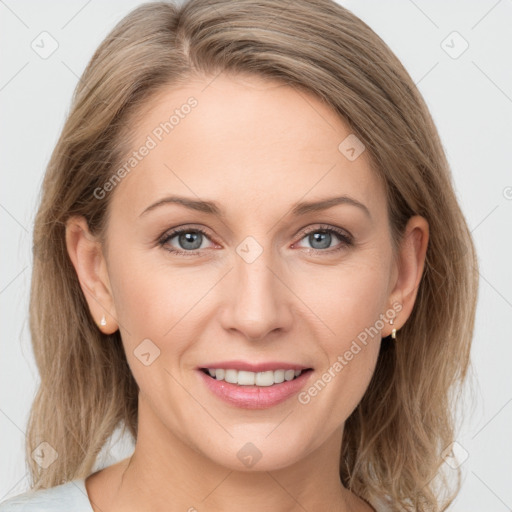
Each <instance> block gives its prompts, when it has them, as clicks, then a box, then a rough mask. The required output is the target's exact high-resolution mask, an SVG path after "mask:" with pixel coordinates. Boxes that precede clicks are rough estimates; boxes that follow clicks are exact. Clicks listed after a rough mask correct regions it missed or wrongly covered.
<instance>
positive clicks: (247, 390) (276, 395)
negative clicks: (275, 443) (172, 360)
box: [198, 370, 313, 409]
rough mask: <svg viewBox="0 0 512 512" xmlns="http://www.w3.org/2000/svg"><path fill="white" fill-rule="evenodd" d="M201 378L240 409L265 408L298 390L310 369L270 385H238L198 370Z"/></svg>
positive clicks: (215, 391)
mask: <svg viewBox="0 0 512 512" xmlns="http://www.w3.org/2000/svg"><path fill="white" fill-rule="evenodd" d="M198 371H199V373H200V375H201V378H202V379H203V381H204V383H205V384H206V386H207V387H208V389H209V390H210V391H212V392H213V393H214V394H215V395H217V396H218V397H219V398H221V399H222V400H224V401H225V402H227V403H229V404H231V405H234V406H235V407H240V408H242V409H266V408H268V407H272V406H274V405H277V404H280V403H281V402H284V401H285V400H287V399H288V398H290V397H291V396H293V395H295V394H296V393H298V392H299V391H300V389H301V388H302V387H304V385H305V384H306V382H307V380H308V379H309V377H310V375H311V374H312V373H313V371H312V370H308V371H305V372H302V373H301V374H300V375H299V376H298V377H297V378H296V379H293V380H287V381H284V382H282V383H281V384H273V385H272V386H239V385H238V384H231V383H230V382H226V381H225V380H217V379H215V378H213V377H210V376H209V375H206V373H204V372H203V371H202V370H198Z"/></svg>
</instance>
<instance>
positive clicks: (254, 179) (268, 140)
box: [112, 75, 384, 215]
mask: <svg viewBox="0 0 512 512" xmlns="http://www.w3.org/2000/svg"><path fill="white" fill-rule="evenodd" d="M132 124H133V127H132V126H130V129H132V130H133V135H134V137H133V140H134V144H133V147H132V151H133V152H134V153H130V154H128V155H126V158H125V160H124V161H123V162H122V163H121V165H123V164H126V163H127V162H128V160H129V159H131V160H132V162H131V164H134V165H133V166H131V165H128V166H126V165H125V168H126V170H127V171H128V172H126V173H124V174H125V176H126V177H124V178H123V179H122V181H121V182H120V184H119V185H118V186H117V187H116V190H115V194H114V197H113V198H112V201H113V202H115V203H116V204H119V205H121V206H123V205H124V206H125V207H127V206H130V210H132V211H137V212H139V213H140V212H141V211H142V210H143V209H144V208H145V207H147V205H148V204H147V203H148V201H154V200H158V199H160V198H163V197H164V196H165V195H170V194H176V195H186V196H189V197H192V198H195V199H197V198H214V199H215V200H216V201H218V202H219V203H220V204H223V205H225V206H226V208H225V209H226V212H227V214H232V215H244V212H245V211H251V212H254V210H255V209H256V208H257V209H258V210H259V211H261V212H266V211H267V210H268V211H269V213H270V210H274V211H275V212H278V211H281V212H282V209H283V208H286V207H287V206H289V205H290V204H293V203H296V202H298V201H301V200H303V201H308V200H314V199H317V198H324V197H326V196H333V195H342V194H347V195H351V196H352V197H354V198H356V199H358V200H360V201H361V202H364V203H366V204H368V203H370V204H368V206H369V207H370V206H371V205H372V208H374V209H375V208H381V209H382V208H383V207H384V204H383V201H384V191H383V188H382V186H381V184H380V183H379V182H378V178H377V176H375V174H374V172H373V171H372V169H371V168H370V161H369V156H368V155H367V152H366V151H363V152H362V153H361V155H360V156H359V157H357V158H355V159H353V158H347V154H346V153H345V152H344V151H345V150H346V146H347V144H348V145H349V146H350V145H352V146H353V137H354V135H353V134H352V132H351V130H350V127H349V126H348V125H347V124H346V123H345V122H344V121H343V120H342V118H341V117H340V116H338V115H337V114H336V113H335V112H334V111H333V110H332V109H331V108H329V107H328V106H327V105H326V104H324V103H323V102H321V101H320V100H319V99H318V98H316V97H315V96H314V95H313V94H310V93H307V92H304V91H301V90H300V91H299V90H298V89H296V88H294V87H291V86H288V85H284V84H282V83H279V82H275V81H269V80H266V79H264V78H261V77H253V76H226V75H219V76H217V77H216V78H215V77H212V78H209V79H206V78H205V79H204V80H195V81H191V82H190V83H189V84H187V85H186V86H180V87H179V88H169V89H168V90H164V91H162V92H161V93H159V94H158V96H156V97H154V98H153V99H152V100H151V101H149V102H148V103H146V104H145V105H143V107H142V109H141V111H140V113H139V115H138V116H137V120H136V121H135V120H134V121H132ZM347 137H348V139H347ZM347 141H348V142H347ZM340 144H341V150H340ZM355 149H356V151H357V150H359V149H360V148H358V147H356V148H355ZM135 153H137V155H135ZM351 155H353V152H352V153H349V156H351ZM230 209H231V211H230Z"/></svg>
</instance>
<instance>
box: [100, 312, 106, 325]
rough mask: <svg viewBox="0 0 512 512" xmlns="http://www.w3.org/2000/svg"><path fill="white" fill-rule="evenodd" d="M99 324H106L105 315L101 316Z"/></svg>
mask: <svg viewBox="0 0 512 512" xmlns="http://www.w3.org/2000/svg"><path fill="white" fill-rule="evenodd" d="M100 325H101V326H103V327H105V325H107V319H106V318H105V315H103V316H102V317H101V320H100Z"/></svg>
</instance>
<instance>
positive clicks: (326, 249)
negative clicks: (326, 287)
mask: <svg viewBox="0 0 512 512" xmlns="http://www.w3.org/2000/svg"><path fill="white" fill-rule="evenodd" d="M301 235H302V238H301V240H304V239H307V240H308V242H309V243H310V244H311V247H309V248H308V247H305V249H309V251H310V252H313V253H324V254H325V253H333V252H337V251H340V250H342V249H345V248H347V247H349V246H351V245H353V239H352V236H351V235H350V234H348V233H346V232H344V231H342V230H341V229H339V228H334V227H331V226H319V227H316V228H314V229H310V230H309V231H303V232H302V233H301ZM333 236H334V240H335V239H338V240H339V242H340V243H338V245H337V246H336V247H334V248H331V243H332V242H333ZM173 239H176V241H175V242H174V243H172V240H173ZM209 239H210V238H209V236H208V233H207V232H206V231H205V230H204V229H201V228H196V227H190V226H188V227H187V226H185V227H181V228H176V229H172V230H171V231H168V232H166V233H164V234H163V235H162V237H161V238H160V239H159V240H158V244H159V245H160V246H161V247H163V248H164V249H165V250H166V251H169V252H170V253H173V254H177V255H180V256H197V255H198V254H200V252H201V250H202V249H205V247H204V245H203V242H204V241H205V240H209ZM176 245H177V246H178V247H176Z"/></svg>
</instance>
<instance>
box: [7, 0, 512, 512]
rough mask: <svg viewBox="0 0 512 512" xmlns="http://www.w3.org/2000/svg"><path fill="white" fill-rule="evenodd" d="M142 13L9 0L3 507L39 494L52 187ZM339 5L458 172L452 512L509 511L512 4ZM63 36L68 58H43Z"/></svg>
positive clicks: (118, 5) (507, 0) (128, 1)
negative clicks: (134, 16)
mask: <svg viewBox="0 0 512 512" xmlns="http://www.w3.org/2000/svg"><path fill="white" fill-rule="evenodd" d="M139 3H140V2H139V1H134V0H115V1H113V0H111V1H109V2H100V1H99V0H89V1H85V0H73V1H70V0H67V1H60V2H59V1H47V2H41V1H39V2H38V1H35V0H31V1H28V0H27V1H20V0H0V52H1V54H0V55H1V57H0V119H1V123H0V130H1V132H0V144H1V146H0V163H1V177H2V186H1V187H0V226H1V230H0V234H1V244H2V251H1V252H0V315H1V329H2V330H1V334H2V336H1V345H0V379H1V380H0V434H1V435H0V501H2V500H4V499H6V498H7V497H10V496H13V495H15V494H18V493H20V492H23V491H25V490H26V489H27V486H28V473H27V467H26V465H25V461H24V431H25V428H26V421H27V417H28V411H29V407H30V404H31V401H32V398H33V395H34V393H35V390H36V386H37V382H38V374H37V370H36V367H35V363H34V360H33V355H32V350H31V346H30V339H29V331H28V314H27V311H28V296H29V285H30V274H31V258H32V255H31V246H32V242H31V231H32V223H33V218H34V213H35V208H36V205H37V201H38V195H39V189H40V184H41V179H42V176H43V173H44V170H45V166H46V164H47V163H48V159H49V157H50V154H51V151H52V149H53V147H54V145H55V143H56V141H57V138H58V135H59V132H60V130H61V128H62V126H63V122H64V119H65V116H66V114H67V112H68V109H69V104H70V99H71V95H72V92H73V89H74V87H75V85H76V83H77V80H78V77H79V76H80V74H81V73H82V71H83V69H84V68H85V65H86V64H87V62H88V60H89V58H90V57H91V56H92V53H93V51H94V50H95V49H96V47H97V46H98V44H99V43H100V42H101V40H102V39H103V38H104V37H105V36H106V35H107V33H108V32H109V31H110V30H111V28H112V27H113V26H114V24H115V23H116V22H117V21H118V20H120V19H121V18H122V17H123V16H124V15H125V14H127V13H128V12H129V11H130V10H131V9H132V8H134V7H135V6H137V5H139ZM340 3H341V4H342V5H344V6H346V7H348V8H349V9H351V10H352V11H353V12H354V13H355V14H356V15H358V16H359V17H360V18H362V19H363V20H364V21H365V22H366V23H367V24H368V25H370V26H371V27H372V28H373V29H374V30H375V31H376V32H377V33H378V34H379V35H380V36H381V37H382V38H383V39H384V41H386V42H387V43H388V45H389V46H390V47H391V49H392V50H393V51H394V52H395V53H396V54H397V56H398V57H399V58H400V59H401V60H402V62H403V63H404V65H405V67H406V68H407V70H408V71H409V73H410V75H411V76H412V78H413V80H414V81H415V82H416V83H417V84H418V87H419V89H420V91H421V92H422V94H423V95H424V97H425V99H426V101H427V104H428V105H429V107H430V109H431V112H432V115H433V117H434V120H435V122H436V124H437V127H438V129H439V132H440V134H441V138H442V140H443V144H444V146H445V149H446V151H447V154H448V158H449V161H450V163H451V166H452V172H453V180H454V185H455V189H456V192H457V195H458V198H459V201H460V204H461V206H462V209H463V211H464V213H465V215H466V218H467V220H468V223H469V226H470V228H471V231H472V234H473V236H474V239H475V241H476V245H477V250H478V253H479V260H480V293H479V303H478V312H477V319H476V330H475V337H474V346H473V352H472V362H473V367H474V371H475V382H476V388H475V389H476V395H475V405H474V406H473V407H472V406H471V403H470V402H468V404H467V406H466V407H465V410H464V412H465V416H466V421H465V423H464V426H463V429H462V431H461V433H460V435H459V437H458V438H457V445H456V449H455V452H456V453H458V456H459V458H460V459H461V461H462V465H461V468H462V470H463V473H464V483H463V488H462V491H461V493H460V495H459V497H458V499H457V501H456V502H455V504H454V505H453V506H452V507H451V508H450V510H451V511H453V512H462V511H464V512H471V511H478V512H480V511H482V510H485V511H486V512H493V511H496V512H502V511H503V512H505V511H506V510H511V509H512V485H511V484H512V442H511V433H512V429H511V426H512V403H511V402H512V377H511V372H510V362H511V361H512V343H511V341H512V340H511V336H510V324H509V323H508V322H509V319H510V318H511V314H512V271H511V269H510V262H511V254H512V251H511V234H512V229H511V228H512V164H511V155H512V151H511V146H512V66H511V63H512V30H511V22H512V0H500V1H496V0H481V1H476V0H472V1H466V2H460V1H453V0H452V1H450V2H446V1H441V0H437V1H430V2H427V1H426V0H416V1H412V0H386V1H382V0H381V1H379V0H371V1H370V0H367V1H364V2H363V1H359V2H358V1H355V0H353V1H350V0H346V1H341V2H340ZM289 8H290V9H293V2H290V4H289ZM43 31H46V32H48V33H49V34H51V38H50V37H49V36H47V35H40V34H41V33H42V32H43ZM454 31H456V32H458V34H459V35H457V34H453V32H454ZM52 38H53V39H54V40H55V41H56V42H57V43H58V48H57V49H56V50H55V51H54V53H52V54H51V55H49V56H47V55H44V52H49V51H50V50H51V49H52V44H55V43H53V41H52ZM443 41H444V43H443ZM466 44H468V45H469V46H468V48H467V50H465V51H464V52H463V53H461V54H460V55H459V53H460V52H461V51H462V50H463V49H464V47H465V45H466ZM31 45H33V46H34V47H35V48H37V49H38V51H39V53H40V54H43V55H42V56H43V57H47V58H42V57H41V56H40V55H39V54H38V53H36V51H34V49H33V48H32V47H31ZM116 439H117V438H114V439H113V441H112V447H113V448H112V451H110V450H108V449H106V450H104V453H103V455H102V457H101V458H100V460H99V462H98V464H97V467H100V466H101V467H102V466H104V465H109V464H111V463H113V462H115V461H116V460H118V459H119V458H124V457H125V456H128V455H130V454H131V451H132V449H133V446H132V445H131V444H130V443H129V442H128V441H127V440H126V439H121V440H120V442H119V443H116ZM452 464H453V462H452Z"/></svg>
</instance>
